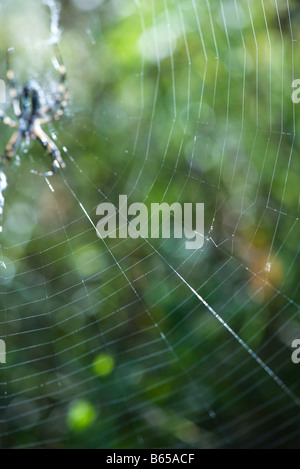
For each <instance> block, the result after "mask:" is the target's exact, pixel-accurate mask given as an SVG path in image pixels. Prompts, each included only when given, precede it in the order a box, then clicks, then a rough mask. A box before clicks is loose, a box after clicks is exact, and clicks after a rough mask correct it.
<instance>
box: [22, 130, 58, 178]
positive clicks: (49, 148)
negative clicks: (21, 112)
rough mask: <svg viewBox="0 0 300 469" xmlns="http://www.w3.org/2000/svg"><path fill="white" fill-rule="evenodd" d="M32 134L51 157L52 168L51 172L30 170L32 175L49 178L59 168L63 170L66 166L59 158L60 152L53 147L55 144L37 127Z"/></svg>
mask: <svg viewBox="0 0 300 469" xmlns="http://www.w3.org/2000/svg"><path fill="white" fill-rule="evenodd" d="M34 134H35V136H36V138H37V140H38V141H39V142H40V143H41V145H42V146H43V147H44V148H45V150H46V152H47V153H48V155H50V156H51V157H52V161H53V163H52V168H51V171H46V172H41V171H34V170H32V171H31V173H32V174H37V175H38V176H43V177H50V176H53V175H54V174H55V173H56V171H57V170H58V169H59V168H65V167H66V165H65V163H64V161H63V159H62V157H61V154H60V151H59V149H58V148H57V146H56V145H55V143H54V142H53V141H52V140H51V139H50V138H49V137H48V135H47V134H46V133H45V132H44V131H43V130H42V129H41V128H40V127H39V126H36V127H35V129H34Z"/></svg>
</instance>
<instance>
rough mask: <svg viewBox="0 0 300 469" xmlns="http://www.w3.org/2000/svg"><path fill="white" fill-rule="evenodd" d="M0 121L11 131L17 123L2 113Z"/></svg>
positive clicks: (0, 113)
mask: <svg viewBox="0 0 300 469" xmlns="http://www.w3.org/2000/svg"><path fill="white" fill-rule="evenodd" d="M0 120H1V121H2V122H3V124H5V125H8V126H9V127H11V128H13V129H15V128H16V127H18V123H17V122H16V121H14V120H12V119H11V118H10V117H8V116H7V115H6V114H5V112H4V111H0Z"/></svg>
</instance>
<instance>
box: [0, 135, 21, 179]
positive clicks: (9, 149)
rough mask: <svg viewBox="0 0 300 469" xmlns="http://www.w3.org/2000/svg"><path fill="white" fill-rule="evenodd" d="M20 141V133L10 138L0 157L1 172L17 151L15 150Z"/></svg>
mask: <svg viewBox="0 0 300 469" xmlns="http://www.w3.org/2000/svg"><path fill="white" fill-rule="evenodd" d="M21 140H22V135H21V133H20V132H18V131H17V132H15V133H14V134H13V136H12V137H11V139H10V141H9V142H8V144H7V146H6V148H5V150H4V153H3V155H2V156H1V167H0V169H1V171H2V170H3V168H4V166H5V164H6V163H7V162H8V161H10V160H11V159H12V158H13V157H14V156H15V153H16V151H17V148H18V146H19V144H20V141H21Z"/></svg>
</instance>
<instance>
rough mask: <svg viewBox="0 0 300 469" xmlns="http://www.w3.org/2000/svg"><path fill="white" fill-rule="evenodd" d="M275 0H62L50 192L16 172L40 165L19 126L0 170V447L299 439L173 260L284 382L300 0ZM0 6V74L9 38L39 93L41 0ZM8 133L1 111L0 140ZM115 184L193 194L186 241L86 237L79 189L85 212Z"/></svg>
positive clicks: (278, 394)
mask: <svg viewBox="0 0 300 469" xmlns="http://www.w3.org/2000/svg"><path fill="white" fill-rule="evenodd" d="M25 3H26V4H25ZM288 5H289V6H290V10H288V9H287V3H286V2H285V1H283V0H282V1H279V0H277V1H276V2H275V1H273V0H264V1H263V2H257V1H256V0H249V2H248V1H246V0H243V1H240V2H237V4H236V3H235V2H234V0H221V1H217V0H208V1H204V0H201V1H200V0H195V2H194V1H192V0H153V1H148V0H147V1H146V0H136V1H133V0H106V1H105V0H103V1H97V0H94V1H93V0H88V1H87V0H86V1H85V2H83V1H81V0H74V1H71V0H66V1H65V0H64V1H63V2H62V5H61V6H62V11H61V27H62V39H61V42H60V49H61V52H62V56H63V58H64V62H65V64H66V67H67V70H68V86H69V89H70V94H71V99H70V103H69V106H68V109H67V112H66V115H65V116H64V118H63V119H62V120H61V121H60V122H59V123H55V124H51V125H49V126H48V127H47V128H45V130H46V131H47V132H48V134H49V135H54V136H56V139H57V140H56V143H57V144H58V146H59V147H60V149H61V150H62V153H63V155H64V159H65V162H66V164H67V167H66V169H65V170H64V171H63V172H62V173H61V174H58V175H57V176H55V177H53V178H52V179H51V181H50V182H51V185H52V187H53V190H54V191H51V190H50V188H49V186H48V185H47V183H46V182H45V181H44V180H43V179H40V178H37V177H35V176H33V175H31V174H30V173H29V170H30V169H32V168H48V167H49V158H47V157H45V156H44V154H43V150H42V149H41V148H39V146H38V143H36V142H34V143H32V145H31V146H30V147H29V148H27V149H26V148H21V149H20V150H19V152H18V155H19V158H18V157H16V158H15V161H14V164H12V165H11V166H10V167H9V168H7V177H8V182H9V187H8V189H7V190H6V191H5V214H4V234H3V246H4V247H3V256H2V257H3V259H4V260H5V262H6V264H7V269H1V275H0V284H1V287H0V288H1V289H0V302H1V310H0V314H1V316H0V336H1V338H3V339H5V340H6V343H7V348H8V355H7V364H6V366H1V369H0V408H1V411H0V439H1V446H2V447H3V448H10V447H44V448H47V447H62V448H65V447H68V448H69V447H83V448H95V447H97V448H128V447H129V448H130V447H131V448H132V447H146V448H150V447H151V448H155V447H198V448H202V447H205V448H208V447H244V446H255V447H261V446H262V447H264V446H269V445H271V444H275V446H278V447H281V446H283V447H296V446H299V425H298V424H299V412H298V409H296V410H295V403H294V402H293V401H292V400H291V399H289V398H288V397H287V396H286V394H285V393H284V392H283V390H282V389H280V388H279V387H278V386H277V385H276V383H275V382H274V381H273V380H272V379H271V378H270V377H269V376H268V375H267V374H266V372H265V371H264V370H263V369H262V368H261V367H260V366H259V365H258V364H257V362H256V361H255V360H254V359H253V358H252V357H251V356H250V355H249V354H247V352H246V351H245V350H244V349H243V348H242V347H241V345H240V344H239V343H238V341H237V340H235V339H234V338H233V337H232V336H231V335H230V334H229V333H228V331H227V330H226V329H225V328H224V327H223V326H222V325H221V324H220V322H218V321H217V320H216V319H215V318H214V317H213V315H212V314H211V313H210V312H209V311H208V309H207V308H206V307H205V305H204V304H202V303H201V301H199V299H198V298H197V297H196V296H195V295H194V294H192V292H191V290H190V289H189V288H188V287H187V285H186V284H185V283H184V282H182V280H181V279H180V278H179V277H178V276H177V275H176V274H175V273H174V270H173V269H175V270H176V271H177V272H179V274H180V276H181V277H182V278H184V279H185V280H186V282H187V283H188V284H190V285H191V286H192V288H194V289H195V290H196V291H197V292H198V293H199V295H201V297H202V298H204V299H205V301H207V303H208V304H209V305H211V306H212V308H213V309H214V310H215V311H216V312H217V313H218V314H219V315H220V316H221V317H222V318H223V319H224V320H225V321H226V322H227V323H228V324H229V325H230V326H231V327H232V328H233V329H234V330H235V331H236V332H237V333H238V334H239V335H240V337H241V338H242V339H243V340H244V341H245V342H246V343H247V344H248V345H249V346H250V347H251V348H253V349H254V350H255V351H256V352H257V353H258V354H259V355H260V356H261V357H262V359H263V360H264V361H265V362H266V363H267V364H268V365H269V366H270V367H271V368H272V370H274V372H275V373H276V374H278V375H279V376H280V377H281V378H282V379H283V380H284V381H285V382H286V384H287V385H288V386H289V387H290V388H292V389H293V391H294V392H295V393H296V394H297V393H299V391H300V389H299V381H298V379H297V377H298V370H297V367H296V366H295V365H293V364H292V363H291V360H290V355H291V351H290V344H291V341H292V339H293V338H295V337H299V334H300V327H299V318H298V311H299V308H298V304H299V300H300V295H299V273H300V272H299V258H298V253H299V221H298V216H299V184H298V178H299V169H300V168H299V166H300V160H299V141H298V120H297V117H298V113H299V109H300V108H298V107H297V106H293V103H292V101H291V93H292V88H291V83H292V80H293V78H294V77H297V73H298V75H299V74H300V59H299V54H298V53H297V42H296V40H297V39H298V30H299V28H298V25H299V12H300V9H299V5H298V2H296V1H289V2H288ZM0 7H1V9H0V13H1V19H0V23H1V24H0V27H1V32H2V33H1V39H0V46H1V49H0V57H1V61H0V76H3V77H4V76H5V52H6V49H7V48H8V47H13V48H14V58H13V62H14V69H15V73H16V77H17V79H18V80H19V83H20V84H22V83H24V81H25V80H26V79H28V78H34V79H36V80H37V81H39V82H40V83H41V85H42V86H43V88H44V90H45V93H46V94H48V95H51V93H53V91H54V90H55V86H56V83H57V80H58V77H57V73H56V71H55V69H54V68H53V66H52V62H51V61H52V56H53V50H52V47H51V46H50V45H47V44H46V42H45V41H46V40H47V39H48V38H49V34H50V33H49V25H50V15H49V12H48V9H47V8H46V7H45V6H43V4H42V2H39V1H37V0H26V2H22V1H21V0H12V1H10V2H5V1H4V0H1V1H0ZM289 15H290V16H289ZM290 18H292V25H293V27H292V34H293V36H292V35H291V26H290ZM1 74H2V75H1ZM5 108H6V109H7V110H8V109H9V107H5ZM10 112H11V111H10ZM10 135H11V131H10V129H8V128H7V127H5V126H4V125H2V124H1V138H0V143H1V147H2V148H4V147H5V145H6V143H7V141H8V139H9V137H10ZM64 147H65V151H63V148H64ZM120 194H127V195H128V197H129V201H130V203H133V202H145V203H146V204H148V203H149V204H150V203H152V202H168V203H173V202H175V201H178V202H181V203H185V202H193V203H196V202H204V203H205V207H206V230H205V233H206V236H207V240H206V243H205V245H204V248H203V249H202V250H201V251H197V252H189V251H186V250H185V249H184V241H182V240H172V239H171V240H167V241H166V240H150V244H149V243H146V242H145V241H144V240H142V239H140V240H132V239H128V240H119V239H117V240H106V241H105V243H103V242H102V241H101V240H99V239H98V238H97V236H96V233H95V229H94V228H93V226H92V224H91V223H90V221H89V220H88V218H87V216H86V215H85V213H84V212H83V210H82V207H84V208H85V210H86V211H87V213H88V214H89V216H90V218H91V220H92V221H93V223H97V221H98V220H97V217H96V207H97V205H98V204H100V203H101V202H103V201H105V200H109V201H110V202H112V203H115V204H116V205H117V204H118V197H119V195H120ZM80 204H82V205H80ZM156 250H157V251H158V252H159V253H160V254H161V256H162V257H160V256H159V255H158V254H157V253H156ZM78 430H80V431H79V432H78Z"/></svg>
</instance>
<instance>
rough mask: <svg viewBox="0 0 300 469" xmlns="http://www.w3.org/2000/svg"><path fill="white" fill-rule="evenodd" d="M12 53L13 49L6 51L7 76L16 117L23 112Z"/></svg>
mask: <svg viewBox="0 0 300 469" xmlns="http://www.w3.org/2000/svg"><path fill="white" fill-rule="evenodd" d="M10 54H11V51H10V50H8V51H7V53H6V76H7V80H8V83H9V95H10V99H11V102H12V104H13V108H14V113H15V115H16V117H20V115H21V114H22V112H21V108H20V102H19V99H18V92H17V89H16V84H15V74H14V71H13V69H12V68H11V66H10Z"/></svg>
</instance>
